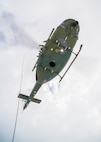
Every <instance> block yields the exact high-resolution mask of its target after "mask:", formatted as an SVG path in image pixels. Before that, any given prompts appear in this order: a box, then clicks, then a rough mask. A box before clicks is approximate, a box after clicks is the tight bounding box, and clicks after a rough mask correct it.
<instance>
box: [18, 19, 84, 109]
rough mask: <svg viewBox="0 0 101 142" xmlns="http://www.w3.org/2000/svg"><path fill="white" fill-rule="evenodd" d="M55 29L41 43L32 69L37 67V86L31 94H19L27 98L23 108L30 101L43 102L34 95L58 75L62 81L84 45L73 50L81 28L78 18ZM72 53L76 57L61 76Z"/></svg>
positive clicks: (22, 97)
mask: <svg viewBox="0 0 101 142" xmlns="http://www.w3.org/2000/svg"><path fill="white" fill-rule="evenodd" d="M54 30H55V29H54V28H53V29H52V32H51V33H50V35H49V37H48V39H47V40H46V41H44V42H45V45H40V46H41V50H40V51H39V55H38V60H37V61H36V63H35V65H34V67H33V69H32V71H34V70H35V68H36V83H35V86H34V87H33V89H32V91H31V93H30V95H29V96H26V95H24V94H21V93H20V94H19V95H18V98H21V99H24V100H25V104H24V107H23V110H24V109H25V108H26V107H27V106H28V104H29V103H30V102H35V103H38V104H39V103H40V102H41V100H39V99H36V98H35V97H34V96H35V95H36V94H37V92H38V90H39V89H40V87H41V86H42V85H43V84H44V83H46V82H48V81H50V80H52V79H53V78H54V77H56V76H57V75H58V76H59V77H60V81H59V82H61V80H62V79H63V78H64V76H65V75H66V73H67V72H68V70H69V68H70V67H71V66H72V64H73V62H74V61H75V59H76V58H77V56H78V55H79V53H80V51H81V49H82V46H83V45H82V44H81V45H80V48H79V51H78V52H77V53H74V52H73V48H74V46H75V44H76V42H77V40H78V34H79V30H80V27H79V22H78V21H77V20H74V19H67V20H65V21H63V22H62V23H61V24H60V25H59V26H58V27H57V29H56V30H55V31H54ZM71 54H74V55H75V57H74V59H73V60H72V62H71V63H70V65H69V66H68V68H67V69H66V71H65V72H64V74H63V76H61V75H60V74H59V73H60V72H61V70H62V69H63V68H64V66H65V65H66V63H67V62H68V60H69V58H70V57H71Z"/></svg>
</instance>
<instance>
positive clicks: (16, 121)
mask: <svg viewBox="0 0 101 142" xmlns="http://www.w3.org/2000/svg"><path fill="white" fill-rule="evenodd" d="M19 104H20V99H18V104H17V112H16V118H15V125H14V131H13V138H12V142H14V138H15V132H16V126H17V120H18V112H19Z"/></svg>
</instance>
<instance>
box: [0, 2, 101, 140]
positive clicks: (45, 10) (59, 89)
mask: <svg viewBox="0 0 101 142" xmlns="http://www.w3.org/2000/svg"><path fill="white" fill-rule="evenodd" d="M95 4H96V2H95V3H94V4H93V2H91V1H90V2H87V1H83V2H80V1H78V2H75V3H74V2H73V1H71V2H68V1H66V0H64V1H49V2H47V1H46V0H45V1H44V2H43V1H42V2H41V1H31V0H30V1H27V0H26V1H25V4H23V1H18V0H17V1H14V2H13V1H10V2H9V3H8V2H7V1H4V0H3V1H2V12H1V13H0V67H1V68H0V100H1V101H0V126H1V127H0V141H2V142H6V141H7V142H9V141H11V138H12V133H13V128H14V127H13V126H14V120H15V115H16V107H17V95H18V93H19V86H20V79H21V78H20V77H21V68H22V62H23V56H24V54H25V52H26V47H32V46H36V45H37V44H36V43H35V42H34V43H33V40H32V39H31V37H32V38H33V37H34V36H35V37H36V39H38V40H39V41H42V40H44V37H45V38H47V37H48V35H49V32H50V31H51V29H52V28H53V26H58V24H60V23H61V22H62V20H64V19H65V18H66V19H67V18H68V17H73V18H77V19H78V20H79V23H80V27H81V29H80V35H79V40H78V43H77V45H76V47H75V48H78V47H79V44H81V42H83V43H84V46H83V49H82V51H81V53H80V55H79V57H78V59H77V60H76V61H75V63H74V64H73V66H72V67H71V69H70V71H69V72H68V73H67V75H66V76H65V78H64V80H63V81H62V82H61V83H60V84H59V83H58V80H59V78H58V77H57V78H55V79H54V80H52V81H51V82H49V83H48V84H44V85H43V86H42V87H41V89H40V90H39V92H38V94H37V96H36V97H37V98H39V99H42V103H41V104H40V105H37V104H34V103H31V104H30V105H29V107H28V108H27V109H26V110H25V111H24V112H23V113H22V107H23V102H22V101H20V109H19V117H18V124H17V131H16V136H15V140H16V141H19V142H20V141H25V142H28V141H30V142H31V141H36V142H45V141H48V142H50V141H55V142H61V141H69V142H74V141H78V142H81V141H86V142H88V141H92V142H96V141H100V140H101V135H100V132H101V120H100V118H101V114H100V112H101V103H100V102H101V101H100V100H101V97H100V96H101V95H100V94H101V89H100V88H101V87H100V80H101V77H100V72H101V65H100V59H101V57H100V51H101V50H100V40H99V38H100V29H99V27H100V18H99V17H100V16H99V13H100V12H99V13H98V11H100V9H99V7H98V9H97V8H96V6H95ZM97 4H98V3H97ZM18 7H19V10H18ZM26 9H28V10H26ZM39 9H40V10H39ZM96 21H97V22H96ZM98 21H99V22H98ZM33 33H34V34H33ZM75 50H76V49H75ZM36 59H37V58H36V50H29V51H28V52H27V53H26V56H25V62H24V74H23V82H22V88H21V91H23V92H24V93H25V94H29V93H30V91H31V89H32V87H33V86H34V83H35V72H34V73H32V72H31V69H32V67H33V65H34V62H35V61H36ZM48 86H49V88H48ZM50 91H51V93H50Z"/></svg>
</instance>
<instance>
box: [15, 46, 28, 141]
mask: <svg viewBox="0 0 101 142" xmlns="http://www.w3.org/2000/svg"><path fill="white" fill-rule="evenodd" d="M28 51H29V49H28V50H27V51H26V52H25V54H24V57H23V62H22V69H21V80H20V88H19V92H20V91H21V86H22V80H23V68H24V60H25V56H26V53H28ZM19 104H20V99H18V104H17V110H16V117H15V124H14V130H13V137H12V142H14V139H15V132H16V127H17V121H18V113H19Z"/></svg>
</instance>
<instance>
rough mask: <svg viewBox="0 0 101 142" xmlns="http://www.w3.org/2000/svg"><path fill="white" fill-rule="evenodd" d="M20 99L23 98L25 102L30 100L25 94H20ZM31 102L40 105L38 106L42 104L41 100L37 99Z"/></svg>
mask: <svg viewBox="0 0 101 142" xmlns="http://www.w3.org/2000/svg"><path fill="white" fill-rule="evenodd" d="M18 98H21V99H24V100H29V97H28V96H26V95H23V94H19V95H18ZM31 101H32V102H35V103H38V104H39V103H40V102H41V100H39V99H36V98H33V99H32V100H31Z"/></svg>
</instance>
